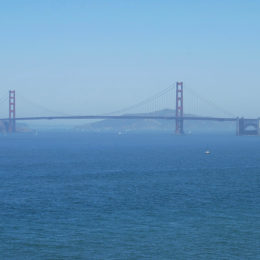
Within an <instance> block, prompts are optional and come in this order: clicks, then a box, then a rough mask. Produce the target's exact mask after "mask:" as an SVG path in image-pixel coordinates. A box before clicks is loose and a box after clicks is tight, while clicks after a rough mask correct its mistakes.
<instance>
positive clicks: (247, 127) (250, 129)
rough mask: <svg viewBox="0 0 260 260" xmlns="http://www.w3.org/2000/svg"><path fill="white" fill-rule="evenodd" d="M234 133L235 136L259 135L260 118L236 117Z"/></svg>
mask: <svg viewBox="0 0 260 260" xmlns="http://www.w3.org/2000/svg"><path fill="white" fill-rule="evenodd" d="M236 133H237V136H243V135H255V136H256V135H260V119H259V118H257V119H247V118H243V117H242V118H237V120H236Z"/></svg>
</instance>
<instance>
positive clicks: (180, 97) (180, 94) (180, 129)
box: [175, 82, 184, 134]
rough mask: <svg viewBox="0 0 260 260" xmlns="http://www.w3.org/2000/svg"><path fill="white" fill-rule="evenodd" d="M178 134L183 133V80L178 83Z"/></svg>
mask: <svg viewBox="0 0 260 260" xmlns="http://www.w3.org/2000/svg"><path fill="white" fill-rule="evenodd" d="M175 121H176V128H175V133H176V134H183V133H184V131H183V82H177V83H176V120H175Z"/></svg>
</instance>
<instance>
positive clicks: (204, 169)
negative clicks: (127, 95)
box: [0, 133, 260, 260]
mask: <svg viewBox="0 0 260 260" xmlns="http://www.w3.org/2000/svg"><path fill="white" fill-rule="evenodd" d="M0 147H1V149H0V179H1V182H0V187H1V188H0V259H91V260H92V259H93V260H95V259H254V260H255V259H260V138H259V137H236V136H233V135H206V136H204V135H190V136H174V135H170V134H136V135H134V134H132V135H113V134H86V133H77V134H75V133H40V134H39V135H38V136H33V135H29V134H28V135H20V134H17V135H11V136H2V137H0ZM206 149H210V150H211V152H212V153H211V154H210V155H205V154H204V151H205V150H206Z"/></svg>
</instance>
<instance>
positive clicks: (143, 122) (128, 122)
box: [76, 109, 234, 133]
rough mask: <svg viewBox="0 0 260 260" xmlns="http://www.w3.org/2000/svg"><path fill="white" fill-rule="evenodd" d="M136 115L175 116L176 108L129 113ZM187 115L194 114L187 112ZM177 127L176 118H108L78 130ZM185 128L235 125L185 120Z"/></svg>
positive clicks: (113, 130)
mask: <svg viewBox="0 0 260 260" xmlns="http://www.w3.org/2000/svg"><path fill="white" fill-rule="evenodd" d="M127 115H134V116H138V115H139V116H141V115H143V116H175V110H171V109H164V110H160V111H155V112H152V113H140V114H127ZM185 116H194V115H191V114H186V115H185ZM174 128H175V121H174V120H163V119H107V120H101V121H97V122H93V123H88V124H84V125H79V126H77V127H76V130H79V131H86V132H115V133H127V132H147V131H149V132H152V131H153V132H154V131H157V132H158V131H160V132H162V131H163V132H165V131H166V132H173V131H174ZM184 129H185V131H186V132H187V133H188V132H193V131H212V130H213V131H214V130H218V131H219V130H222V131H223V130H225V131H226V130H227V131H231V130H232V129H233V130H234V126H233V125H232V123H229V122H212V121H185V122H184Z"/></svg>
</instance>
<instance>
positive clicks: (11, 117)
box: [8, 90, 16, 133]
mask: <svg viewBox="0 0 260 260" xmlns="http://www.w3.org/2000/svg"><path fill="white" fill-rule="evenodd" d="M8 131H9V133H14V132H15V131H16V123H15V90H10V91H9V129H8Z"/></svg>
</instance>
